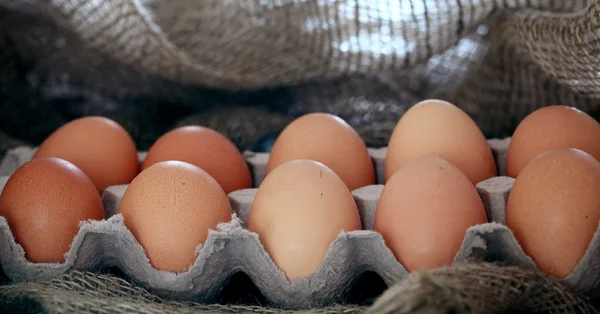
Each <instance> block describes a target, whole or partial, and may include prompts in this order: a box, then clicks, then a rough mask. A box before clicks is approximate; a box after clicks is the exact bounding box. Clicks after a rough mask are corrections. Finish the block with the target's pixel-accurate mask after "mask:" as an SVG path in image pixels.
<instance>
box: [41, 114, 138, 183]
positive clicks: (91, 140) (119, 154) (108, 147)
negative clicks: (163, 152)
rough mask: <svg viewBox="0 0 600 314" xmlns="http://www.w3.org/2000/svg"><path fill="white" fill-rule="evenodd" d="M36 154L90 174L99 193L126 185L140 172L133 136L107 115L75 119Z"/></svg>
mask: <svg viewBox="0 0 600 314" xmlns="http://www.w3.org/2000/svg"><path fill="white" fill-rule="evenodd" d="M35 157H58V158H62V159H64V160H67V161H69V162H72V163H73V164H74V165H76V166H77V167H78V168H80V169H81V170H83V172H85V174H87V176H88V177H90V179H92V182H94V185H95V186H96V188H97V189H98V191H99V192H100V193H102V191H104V189H105V188H106V187H108V186H110V185H119V184H127V183H129V182H131V180H133V178H135V176H136V175H137V174H138V173H139V170H140V167H139V161H138V156H137V150H136V147H135V143H134V142H133V139H132V138H131V136H130V135H129V133H127V131H126V130H125V129H124V128H123V127H121V126H120V125H119V124H118V123H116V122H114V121H112V120H110V119H107V118H104V117H85V118H80V119H76V120H73V121H71V122H69V123H67V124H65V125H63V126H62V127H60V128H59V129H58V130H56V131H55V132H54V133H52V134H51V135H50V136H49V137H48V138H47V139H46V140H45V141H44V142H43V143H42V145H40V147H39V149H38V150H37V152H36V153H35Z"/></svg>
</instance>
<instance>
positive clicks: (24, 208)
mask: <svg viewBox="0 0 600 314" xmlns="http://www.w3.org/2000/svg"><path fill="white" fill-rule="evenodd" d="M0 216H3V217H5V218H6V220H7V222H8V224H9V226H10V228H11V230H12V232H13V234H14V236H15V239H16V241H17V243H19V244H20V245H21V246H22V247H23V249H24V250H25V256H26V257H27V259H28V260H29V261H31V262H34V263H63V262H64V261H65V254H66V253H67V252H68V251H69V247H70V246H71V243H72V242H73V238H74V237H75V235H77V233H78V232H79V223H80V222H81V221H85V220H90V219H93V220H101V219H104V209H103V208H102V202H101V201H100V195H99V194H98V191H97V190H96V188H95V186H94V184H93V183H92V181H91V180H90V179H89V178H88V177H87V176H86V175H85V174H84V173H83V171H81V170H80V169H79V168H77V167H76V166H75V165H73V164H72V163H70V162H68V161H65V160H62V159H58V158H46V157H42V158H34V159H32V160H31V161H29V162H28V163H26V164H24V165H23V166H21V167H20V168H19V169H17V171H15V172H14V173H13V174H12V175H11V177H10V178H9V179H8V182H6V186H5V187H4V190H3V191H2V195H1V196H0Z"/></svg>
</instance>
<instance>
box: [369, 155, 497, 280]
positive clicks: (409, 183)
mask: <svg viewBox="0 0 600 314" xmlns="http://www.w3.org/2000/svg"><path fill="white" fill-rule="evenodd" d="M486 222H487V217H486V213H485V209H484V207H483V203H482V202H481V199H480V198H479V194H478V193H477V190H476V189H475V186H474V185H473V184H472V183H471V181H470V180H469V178H467V176H466V175H465V174H464V173H462V172H461V171H460V170H459V169H458V168H457V167H455V166H454V165H452V164H451V163H449V162H447V161H445V160H443V159H441V158H439V157H435V156H425V157H418V158H416V159H413V160H411V161H410V162H408V163H407V164H406V165H405V166H403V167H402V168H400V169H399V170H398V171H396V172H395V173H394V175H393V176H392V177H391V178H390V179H389V180H388V182H387V183H386V184H385V187H384V188H383V191H382V193H381V197H380V198H379V202H378V204H377V211H376V213H375V226H374V229H375V231H377V232H379V233H381V235H382V236H383V239H384V240H385V242H386V245H387V246H388V247H389V248H390V249H391V250H392V252H393V253H394V255H395V256H396V259H398V261H400V263H402V265H403V266H404V267H405V268H406V269H407V270H408V271H409V272H414V271H419V270H422V269H428V268H437V267H442V266H447V265H450V264H452V262H453V261H454V258H455V256H456V254H457V253H458V251H459V249H460V247H461V245H462V243H463V240H464V238H465V234H466V232H467V229H468V228H469V227H471V226H475V225H478V224H483V223H486Z"/></svg>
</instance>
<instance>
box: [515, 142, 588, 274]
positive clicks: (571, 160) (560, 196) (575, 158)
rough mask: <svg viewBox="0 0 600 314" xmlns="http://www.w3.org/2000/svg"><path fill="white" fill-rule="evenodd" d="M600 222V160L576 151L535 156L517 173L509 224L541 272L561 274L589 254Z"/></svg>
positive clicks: (558, 151) (551, 152)
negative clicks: (588, 250)
mask: <svg viewBox="0 0 600 314" xmlns="http://www.w3.org/2000/svg"><path fill="white" fill-rule="evenodd" d="M599 221H600V161H598V160H596V159H595V158H594V157H592V156H591V155H590V154H588V153H585V152H583V151H581V150H578V149H571V148H563V149H557V150H551V151H548V152H545V153H542V154H540V155H538V156H537V157H535V158H533V159H532V160H531V161H530V162H529V163H528V164H527V165H526V166H525V168H523V170H522V171H521V172H520V173H519V176H518V177H517V179H516V181H515V183H514V186H513V189H512V191H511V194H510V196H509V198H508V206H507V208H506V225H507V226H508V227H509V228H511V230H512V231H513V233H514V234H515V237H516V238H517V240H518V241H519V243H520V244H521V246H522V247H523V250H524V251H525V253H527V254H528V255H529V256H531V257H532V259H533V260H534V261H535V263H536V265H537V267H538V268H539V269H540V270H542V271H543V272H545V273H547V274H549V275H552V276H555V277H558V278H562V277H564V276H567V275H568V274H570V273H571V272H572V271H573V269H574V268H575V266H577V264H578V263H579V261H580V260H581V258H582V257H583V255H584V254H585V252H586V250H587V248H588V246H589V244H590V241H591V240H592V238H593V236H594V234H595V233H596V230H597V229H598V222H599Z"/></svg>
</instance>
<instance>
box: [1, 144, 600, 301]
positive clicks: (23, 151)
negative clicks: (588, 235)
mask: <svg viewBox="0 0 600 314" xmlns="http://www.w3.org/2000/svg"><path fill="white" fill-rule="evenodd" d="M508 143H509V139H505V140H490V141H489V144H490V147H491V148H492V150H493V152H494V157H495V158H496V161H497V164H498V166H499V169H500V174H501V175H503V174H504V164H505V155H506V150H507V148H508ZM34 151H35V150H34V149H32V148H26V147H21V148H17V149H15V150H12V151H10V152H8V153H7V155H6V158H5V159H4V161H3V162H2V163H0V174H2V175H4V177H1V179H0V191H1V189H2V188H3V187H4V185H5V183H6V180H7V179H8V177H7V176H8V175H10V173H12V172H13V171H14V170H15V169H16V168H17V167H19V166H20V165H22V164H23V163H25V162H27V161H28V160H30V159H31V157H32V156H33V153H34ZM369 152H370V154H371V156H372V159H373V162H374V166H375V168H376V173H377V181H378V183H380V184H378V185H372V186H367V187H363V188H360V189H357V190H355V191H353V192H352V195H353V197H354V199H355V201H356V203H357V206H358V209H359V213H360V217H361V219H362V224H363V229H364V230H361V231H351V232H341V233H340V234H339V236H338V238H337V239H336V240H335V241H334V242H333V243H332V244H331V246H330V248H329V250H328V252H327V254H326V256H325V258H324V259H323V261H322V263H321V265H320V266H319V268H318V269H317V270H316V271H315V272H314V273H313V274H312V275H311V276H310V277H308V278H306V279H295V280H292V281H290V280H288V279H287V277H286V276H285V274H284V273H283V272H282V271H281V270H279V269H278V267H277V266H276V265H275V264H274V262H273V261H272V260H271V258H270V257H269V255H268V254H267V253H266V252H265V250H264V248H263V246H262V244H261V243H260V241H259V237H258V235H257V234H255V233H252V232H249V231H248V230H246V229H245V226H246V224H247V219H248V214H249V211H250V208H251V204H252V201H253V199H254V196H255V193H256V189H247V190H240V191H235V192H232V193H230V194H229V199H230V202H231V205H232V208H233V210H234V215H233V217H232V220H231V221H230V222H228V223H222V224H220V225H219V226H218V227H217V230H212V231H210V232H209V236H208V239H207V240H206V242H205V243H204V245H200V246H199V247H198V252H199V255H198V257H197V259H196V261H195V263H194V264H193V265H191V267H190V268H189V269H188V270H187V271H186V272H184V273H180V274H175V273H171V272H167V271H160V270H156V269H154V268H153V267H152V266H151V264H150V262H149V260H148V258H147V257H146V255H145V253H144V250H143V248H142V247H141V246H140V244H139V243H138V242H137V241H136V239H135V238H134V237H133V235H132V234H131V233H130V232H129V231H128V229H127V228H126V227H125V225H124V223H123V217H122V216H121V215H120V214H119V213H118V208H119V204H120V201H121V198H122V196H123V194H124V192H125V190H126V189H127V185H120V186H112V187H109V188H107V190H106V191H105V192H104V194H103V195H102V202H103V204H104V207H105V211H106V215H107V219H105V220H103V221H95V222H84V223H82V224H81V229H80V231H79V233H78V235H77V236H76V237H75V238H74V240H73V243H72V245H71V248H70V251H69V252H68V253H67V255H66V262H65V263H63V264H44V263H40V264H36V263H31V262H28V261H27V260H26V258H25V252H24V251H23V248H22V247H21V246H20V245H19V244H17V243H16V242H15V239H14V237H13V235H12V233H11V231H10V228H9V226H8V224H7V222H6V220H5V219H4V218H3V217H0V265H1V266H2V268H3V269H4V272H5V273H6V275H7V276H8V277H9V278H10V279H11V280H13V281H30V280H39V279H47V278H51V277H55V276H58V275H60V274H63V273H65V272H67V271H69V270H70V269H77V270H89V271H98V270H101V269H103V268H105V267H110V266H117V267H118V268H120V269H121V270H122V271H123V273H124V274H126V275H127V276H128V277H130V278H131V279H133V280H134V281H136V282H137V283H138V284H140V285H142V286H144V287H145V288H147V289H148V290H150V291H152V292H153V293H155V294H157V295H159V296H162V297H167V298H174V299H179V300H194V301H197V302H205V303H211V302H214V301H215V300H216V299H217V298H218V296H219V295H220V293H221V292H222V290H223V288H224V287H225V285H226V284H227V283H228V281H229V279H230V278H231V276H232V275H233V274H235V273H237V272H239V271H241V272H244V273H245V274H247V275H248V276H249V277H250V279H251V280H252V281H253V283H254V284H255V285H256V286H257V288H258V289H259V290H260V291H261V292H262V294H263V295H264V296H265V297H266V299H267V300H268V301H269V302H271V303H272V305H274V306H278V307H283V308H292V309H294V308H310V307H320V306H326V305H330V304H332V303H336V302H343V301H344V296H345V295H346V294H347V292H348V291H349V290H350V289H351V288H352V287H353V285H354V284H355V282H356V280H357V279H358V278H359V276H360V275H361V274H363V273H365V272H367V271H373V272H375V273H377V274H378V275H379V276H380V277H381V278H382V279H383V281H384V282H385V283H386V284H387V285H388V286H389V285H392V284H394V283H395V282H397V281H398V280H401V279H403V278H405V277H407V275H408V273H407V271H406V270H405V269H404V267H403V266H402V265H401V264H400V263H399V262H398V261H397V260H396V259H395V257H394V255H393V254H392V252H391V251H390V250H389V249H388V248H387V247H386V245H385V243H384V241H383V238H382V237H381V235H380V234H378V233H377V232H375V231H373V230H372V229H373V224H374V218H375V210H376V206H377V201H378V199H379V195H380V194H381V191H382V189H383V185H381V183H382V181H383V166H384V161H385V155H386V149H385V148H380V149H370V150H369ZM244 155H245V157H246V160H247V161H248V164H249V165H250V168H251V170H252V173H253V178H254V183H255V185H256V186H258V185H259V184H260V182H262V179H263V178H264V173H265V168H266V162H267V160H268V154H263V153H252V152H246V153H245V154H244ZM144 156H145V155H144V153H140V160H143V158H144ZM513 182H514V179H512V178H509V177H505V176H498V177H494V178H491V179H489V180H486V181H483V182H480V183H479V184H477V191H478V192H479V195H480V196H481V199H482V201H483V203H484V206H485V209H486V212H487V215H488V218H489V220H490V223H486V224H482V225H478V226H474V227H471V228H470V229H468V231H467V234H466V235H465V238H464V241H463V243H462V247H461V249H460V251H459V252H458V253H457V255H456V257H455V259H454V263H465V262H474V261H487V262H498V263H503V264H506V265H516V266H521V267H524V268H535V265H534V263H533V262H532V260H531V259H530V258H529V257H527V256H526V255H525V254H524V253H523V250H522V249H521V247H520V246H519V244H518V242H517V241H516V240H515V238H514V237H513V235H512V233H511V231H510V230H509V229H508V228H507V227H506V226H504V222H505V215H504V213H505V208H506V203H507V200H508V195H509V193H510V189H511V188H512V184H513ZM599 234H600V232H598V233H596V235H595V236H594V239H593V240H592V243H591V244H590V247H589V248H588V251H587V252H586V254H585V256H584V258H583V259H582V260H581V262H580V264H579V265H578V266H577V267H576V268H575V270H574V272H573V273H572V274H571V275H569V276H567V277H566V278H565V279H564V281H566V282H567V284H569V285H571V286H572V287H574V288H576V290H578V291H579V292H582V293H587V294H590V295H596V294H598V290H599V289H598V286H599V282H600V271H598V266H597V265H599V264H598V263H594V259H595V258H596V257H598V256H599V254H600V239H599V238H600V235H599Z"/></svg>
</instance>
